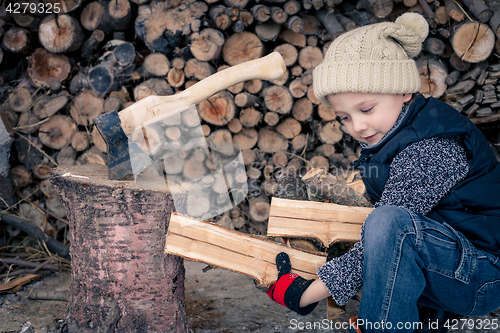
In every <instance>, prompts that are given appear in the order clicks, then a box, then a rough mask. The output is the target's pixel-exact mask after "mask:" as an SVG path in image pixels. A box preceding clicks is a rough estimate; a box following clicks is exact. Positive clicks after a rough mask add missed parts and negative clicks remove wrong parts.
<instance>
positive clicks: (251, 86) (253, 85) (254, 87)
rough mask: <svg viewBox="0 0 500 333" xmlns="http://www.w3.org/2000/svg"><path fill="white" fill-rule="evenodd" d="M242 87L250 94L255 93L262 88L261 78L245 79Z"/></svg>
mask: <svg viewBox="0 0 500 333" xmlns="http://www.w3.org/2000/svg"><path fill="white" fill-rule="evenodd" d="M244 89H245V90H246V91H247V92H249V93H250V94H254V95H255V94H257V93H259V92H260V91H261V90H262V80H259V79H255V80H250V81H245V87H244Z"/></svg>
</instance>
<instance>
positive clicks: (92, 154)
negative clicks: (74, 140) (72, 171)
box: [75, 148, 107, 165]
mask: <svg viewBox="0 0 500 333" xmlns="http://www.w3.org/2000/svg"><path fill="white" fill-rule="evenodd" d="M75 164H76V165H84V164H101V165H106V164H107V159H106V155H105V154H103V153H102V152H100V151H99V150H97V149H95V148H91V149H89V150H87V151H86V152H84V153H83V154H82V155H80V157H78V159H77V160H76V161H75Z"/></svg>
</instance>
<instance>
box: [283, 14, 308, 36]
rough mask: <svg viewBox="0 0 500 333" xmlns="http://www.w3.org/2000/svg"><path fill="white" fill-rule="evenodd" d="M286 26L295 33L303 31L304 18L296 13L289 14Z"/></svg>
mask: <svg viewBox="0 0 500 333" xmlns="http://www.w3.org/2000/svg"><path fill="white" fill-rule="evenodd" d="M286 27H287V28H288V29H290V30H291V31H293V32H295V33H297V34H298V33H304V20H303V19H302V18H301V17H300V16H298V15H294V16H291V17H289V18H288V21H287V22H286Z"/></svg>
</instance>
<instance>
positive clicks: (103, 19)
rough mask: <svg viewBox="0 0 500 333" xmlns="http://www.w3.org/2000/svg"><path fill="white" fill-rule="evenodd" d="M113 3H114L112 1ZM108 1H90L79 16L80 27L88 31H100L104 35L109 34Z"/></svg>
mask: <svg viewBox="0 0 500 333" xmlns="http://www.w3.org/2000/svg"><path fill="white" fill-rule="evenodd" d="M113 2H114V1H113ZM109 3H110V2H109V1H92V2H90V3H89V4H88V5H86V6H85V8H83V10H82V13H81V14H80V22H81V23H82V26H83V27H84V28H85V29H87V30H89V31H94V30H96V29H99V30H102V31H103V32H104V33H109V32H111V30H112V28H111V18H110V16H109V7H108V5H109Z"/></svg>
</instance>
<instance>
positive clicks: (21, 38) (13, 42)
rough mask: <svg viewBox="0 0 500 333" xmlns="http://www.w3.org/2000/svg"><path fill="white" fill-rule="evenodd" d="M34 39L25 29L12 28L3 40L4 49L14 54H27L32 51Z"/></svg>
mask: <svg viewBox="0 0 500 333" xmlns="http://www.w3.org/2000/svg"><path fill="white" fill-rule="evenodd" d="M32 43H33V38H32V37H31V33H30V32H29V31H28V30H27V29H24V28H19V27H16V26H13V27H11V28H10V29H9V30H7V32H5V34H4V36H3V38H2V47H3V48H4V49H5V50H7V51H10V52H12V53H20V54H27V53H29V52H30V51H31V47H32Z"/></svg>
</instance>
